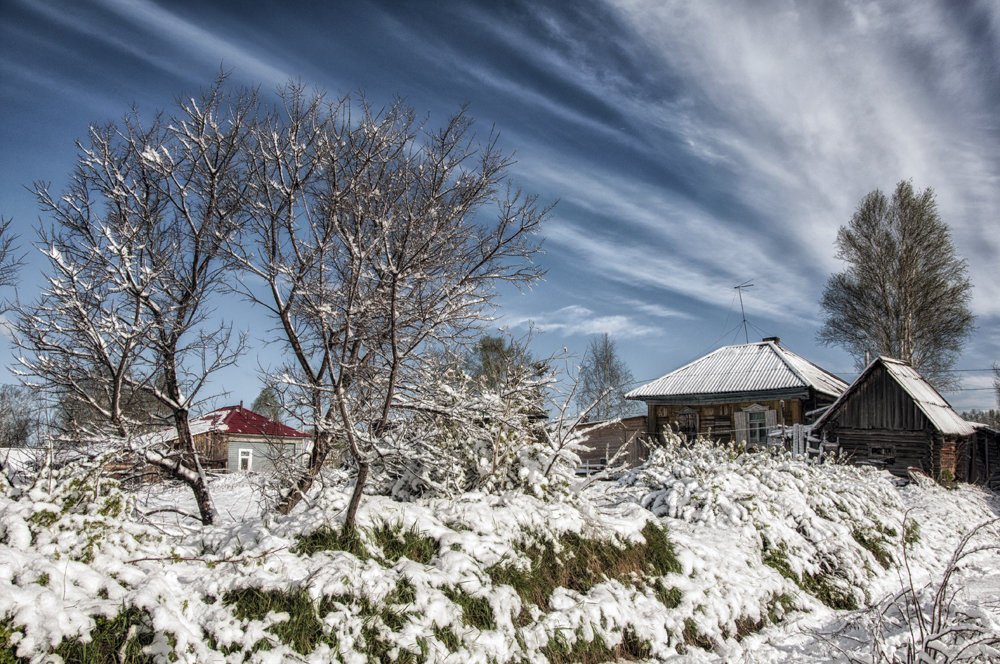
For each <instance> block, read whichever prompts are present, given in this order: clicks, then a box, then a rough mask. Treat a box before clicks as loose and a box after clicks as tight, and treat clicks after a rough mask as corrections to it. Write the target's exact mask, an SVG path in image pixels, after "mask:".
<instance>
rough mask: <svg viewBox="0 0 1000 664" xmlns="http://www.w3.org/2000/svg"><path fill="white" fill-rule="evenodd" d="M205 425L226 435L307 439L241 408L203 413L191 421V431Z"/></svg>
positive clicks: (232, 407) (301, 434)
mask: <svg viewBox="0 0 1000 664" xmlns="http://www.w3.org/2000/svg"><path fill="white" fill-rule="evenodd" d="M203 425H207V430H208V431H225V432H226V433H242V434H247V435H252V436H271V437H274V438H308V437H309V434H307V433H303V432H301V431H299V430H298V429H293V428H292V427H290V426H286V425H284V424H282V423H280V422H275V421H274V420H272V419H269V418H267V417H264V416H263V415H261V414H260V413H255V412H254V411H252V410H250V409H248V408H244V407H243V406H226V407H225V408H219V409H218V410H213V411H212V412H210V413H205V414H204V415H202V416H201V417H196V418H194V419H193V420H191V429H192V431H193V430H195V429H201V428H202V426H203Z"/></svg>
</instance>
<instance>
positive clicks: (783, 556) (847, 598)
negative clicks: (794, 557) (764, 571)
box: [761, 543, 858, 611]
mask: <svg viewBox="0 0 1000 664" xmlns="http://www.w3.org/2000/svg"><path fill="white" fill-rule="evenodd" d="M761 560H762V561H763V563H764V564H765V565H767V566H768V567H772V568H774V569H776V570H777V571H778V573H779V574H781V576H783V577H785V578H786V579H791V580H792V581H794V582H795V583H796V584H797V585H798V586H799V587H800V588H802V590H804V591H806V592H807V593H809V594H810V595H813V596H814V597H815V598H816V599H818V600H819V601H821V602H823V603H824V604H826V605H827V606H829V607H830V608H831V609H839V610H849V611H853V610H855V609H857V608H858V603H857V601H856V600H855V599H854V596H853V595H851V594H850V593H848V592H846V591H844V590H843V589H841V588H838V587H837V585H836V583H835V582H834V577H833V575H832V574H828V573H820V574H809V573H806V574H803V575H802V576H801V577H800V576H799V575H798V574H796V573H795V572H794V571H793V570H792V568H791V566H790V565H789V564H788V553H787V551H786V550H785V547H784V545H780V544H779V545H778V546H777V547H773V548H772V547H768V546H766V543H765V548H764V552H763V554H762V556H761Z"/></svg>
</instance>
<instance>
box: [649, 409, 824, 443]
mask: <svg viewBox="0 0 1000 664" xmlns="http://www.w3.org/2000/svg"><path fill="white" fill-rule="evenodd" d="M782 401H784V405H782V403H781V402H782ZM754 405H759V406H764V407H766V408H767V409H768V410H773V411H774V412H775V422H776V423H777V424H778V425H780V424H781V423H782V415H784V424H785V426H792V425H793V424H803V423H804V413H805V412H806V408H805V407H804V405H803V401H802V399H783V400H782V399H775V400H773V401H767V400H754V401H734V402H731V403H718V404H672V405H668V406H664V405H655V404H650V405H649V414H648V417H647V420H648V422H649V425H650V426H649V428H648V432H649V433H650V434H652V435H657V434H661V433H664V432H665V431H666V427H667V425H669V426H670V427H671V428H672V429H673V430H674V431H677V429H678V425H679V428H680V431H681V433H684V434H685V435H687V436H688V437H689V438H690V437H693V435H692V434H697V435H700V436H703V437H705V438H709V439H711V440H715V441H719V442H723V443H727V442H730V441H732V440H733V436H734V433H735V431H736V422H735V419H734V416H735V413H737V412H741V411H742V410H743V409H744V408H748V407H750V406H754ZM692 415H693V416H694V417H692ZM692 420H694V421H695V422H696V426H697V428H694V426H693V423H692Z"/></svg>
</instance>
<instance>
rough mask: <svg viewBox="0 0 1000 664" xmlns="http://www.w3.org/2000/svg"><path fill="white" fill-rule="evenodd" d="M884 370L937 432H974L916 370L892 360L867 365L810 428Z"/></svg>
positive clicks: (880, 360) (966, 434)
mask: <svg viewBox="0 0 1000 664" xmlns="http://www.w3.org/2000/svg"><path fill="white" fill-rule="evenodd" d="M880 364H881V365H882V366H883V367H885V370H886V372H887V373H888V374H889V375H890V376H891V377H892V379H893V380H895V381H896V383H897V384H898V385H899V386H900V387H901V388H903V390H904V391H905V392H906V393H907V394H909V395H910V398H912V399H913V403H914V404H916V406H917V408H919V409H920V412H921V413H923V414H924V416H926V417H927V419H928V420H930V422H931V424H933V425H934V427H935V428H937V430H938V431H940V432H941V433H944V434H952V435H957V436H968V435H969V434H971V433H973V432H975V428H974V427H973V426H972V425H971V424H970V423H969V422H966V421H965V420H964V419H962V418H961V417H960V416H959V414H958V413H956V412H955V411H954V410H952V407H951V405H949V404H948V402H947V401H945V399H944V397H942V396H941V394H940V393H939V392H938V391H937V390H935V389H934V387H933V386H932V385H931V384H930V383H928V382H927V380H926V379H924V377H923V376H921V375H920V374H919V373H918V372H917V370H916V369H914V368H913V367H911V366H910V365H909V364H906V363H905V362H901V361H900V360H896V359H893V358H891V357H884V356H883V357H878V358H876V359H875V360H873V361H872V363H871V364H869V365H868V366H867V367H866V368H865V370H864V371H862V372H861V375H860V376H858V379H857V380H855V381H854V383H852V384H851V386H850V387H849V388H848V389H847V391H846V392H844V394H842V395H841V397H840V398H839V399H837V401H835V402H834V404H833V405H832V406H830V410H828V411H826V412H825V413H824V414H823V416H822V417H820V418H819V419H818V420H816V423H815V424H814V425H813V428H814V429H820V428H822V425H823V424H825V423H826V422H827V420H829V419H831V418H832V417H833V415H834V414H835V413H836V411H838V410H840V408H841V405H842V404H843V403H845V402H846V400H847V398H848V397H849V395H850V394H851V392H853V391H854V390H855V389H856V388H857V386H859V385H861V384H863V383H864V381H865V380H866V379H867V378H868V376H869V375H871V373H872V371H874V370H875V367H876V366H878V365H880Z"/></svg>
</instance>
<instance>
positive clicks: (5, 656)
mask: <svg viewBox="0 0 1000 664" xmlns="http://www.w3.org/2000/svg"><path fill="white" fill-rule="evenodd" d="M20 631H21V629H20V628H16V629H15V628H13V627H11V624H10V619H9V618H5V619H3V620H0V664H24V663H25V662H27V661H28V660H26V659H22V658H20V657H17V656H15V655H14V650H15V649H14V644H13V643H12V642H11V639H12V637H13V636H14V634H16V633H19V632H20Z"/></svg>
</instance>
